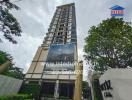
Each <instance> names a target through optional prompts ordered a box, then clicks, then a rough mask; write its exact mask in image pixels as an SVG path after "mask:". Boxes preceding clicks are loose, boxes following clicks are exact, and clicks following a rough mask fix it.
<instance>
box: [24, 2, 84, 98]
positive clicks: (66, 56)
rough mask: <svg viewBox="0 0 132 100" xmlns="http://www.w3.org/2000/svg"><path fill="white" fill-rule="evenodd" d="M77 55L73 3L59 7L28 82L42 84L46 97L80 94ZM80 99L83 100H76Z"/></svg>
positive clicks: (37, 53) (27, 79) (29, 74)
mask: <svg viewBox="0 0 132 100" xmlns="http://www.w3.org/2000/svg"><path fill="white" fill-rule="evenodd" d="M81 69H82V68H81V66H79V64H78V56H77V35H76V16H75V5H74V3H71V4H66V5H62V6H58V7H57V9H56V12H55V14H54V16H53V19H52V21H51V23H50V26H49V29H48V32H47V33H46V37H45V38H44V41H43V43H42V45H41V46H40V47H39V48H38V50H37V52H36V55H35V56H34V58H33V61H32V63H31V66H30V68H29V70H28V72H27V74H26V76H25V83H27V84H29V83H35V84H39V85H41V91H40V94H41V96H42V97H43V98H46V97H47V96H49V95H51V96H52V97H53V98H61V97H65V98H67V100H73V99H74V100H75V96H76V95H78V96H79V95H80V97H81V90H80V91H78V90H77V89H81V81H82V76H80V77H78V75H81V74H78V73H75V71H76V70H81ZM76 100H80V99H76Z"/></svg>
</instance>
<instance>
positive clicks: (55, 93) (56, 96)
mask: <svg viewBox="0 0 132 100" xmlns="http://www.w3.org/2000/svg"><path fill="white" fill-rule="evenodd" d="M54 97H55V99H57V98H59V80H56V84H55V90H54Z"/></svg>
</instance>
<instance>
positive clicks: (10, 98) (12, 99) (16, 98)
mask: <svg viewBox="0 0 132 100" xmlns="http://www.w3.org/2000/svg"><path fill="white" fill-rule="evenodd" d="M31 98H32V97H31V96H30V95H27V94H13V95H6V96H0V100H26V99H28V100H32V99H31Z"/></svg>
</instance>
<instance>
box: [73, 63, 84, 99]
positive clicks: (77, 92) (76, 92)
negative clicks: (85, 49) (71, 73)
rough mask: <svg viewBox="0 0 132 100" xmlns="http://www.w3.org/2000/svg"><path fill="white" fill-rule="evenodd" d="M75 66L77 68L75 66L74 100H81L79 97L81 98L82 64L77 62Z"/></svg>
mask: <svg viewBox="0 0 132 100" xmlns="http://www.w3.org/2000/svg"><path fill="white" fill-rule="evenodd" d="M76 67H77V68H76V81H75V90H74V100H81V98H82V77H83V64H82V63H79V64H78V65H77V66H76Z"/></svg>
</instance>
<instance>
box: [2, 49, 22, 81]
mask: <svg viewBox="0 0 132 100" xmlns="http://www.w3.org/2000/svg"><path fill="white" fill-rule="evenodd" d="M12 60H13V58H12V56H11V55H10V54H7V53H6V52H3V51H0V69H1V67H2V65H3V64H5V63H7V62H8V61H10V63H9V64H6V66H5V68H3V69H4V70H2V73H0V74H2V75H6V76H9V77H14V78H18V79H23V77H24V74H23V69H21V68H18V67H16V66H14V64H13V61H12ZM0 72H1V70H0Z"/></svg>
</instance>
